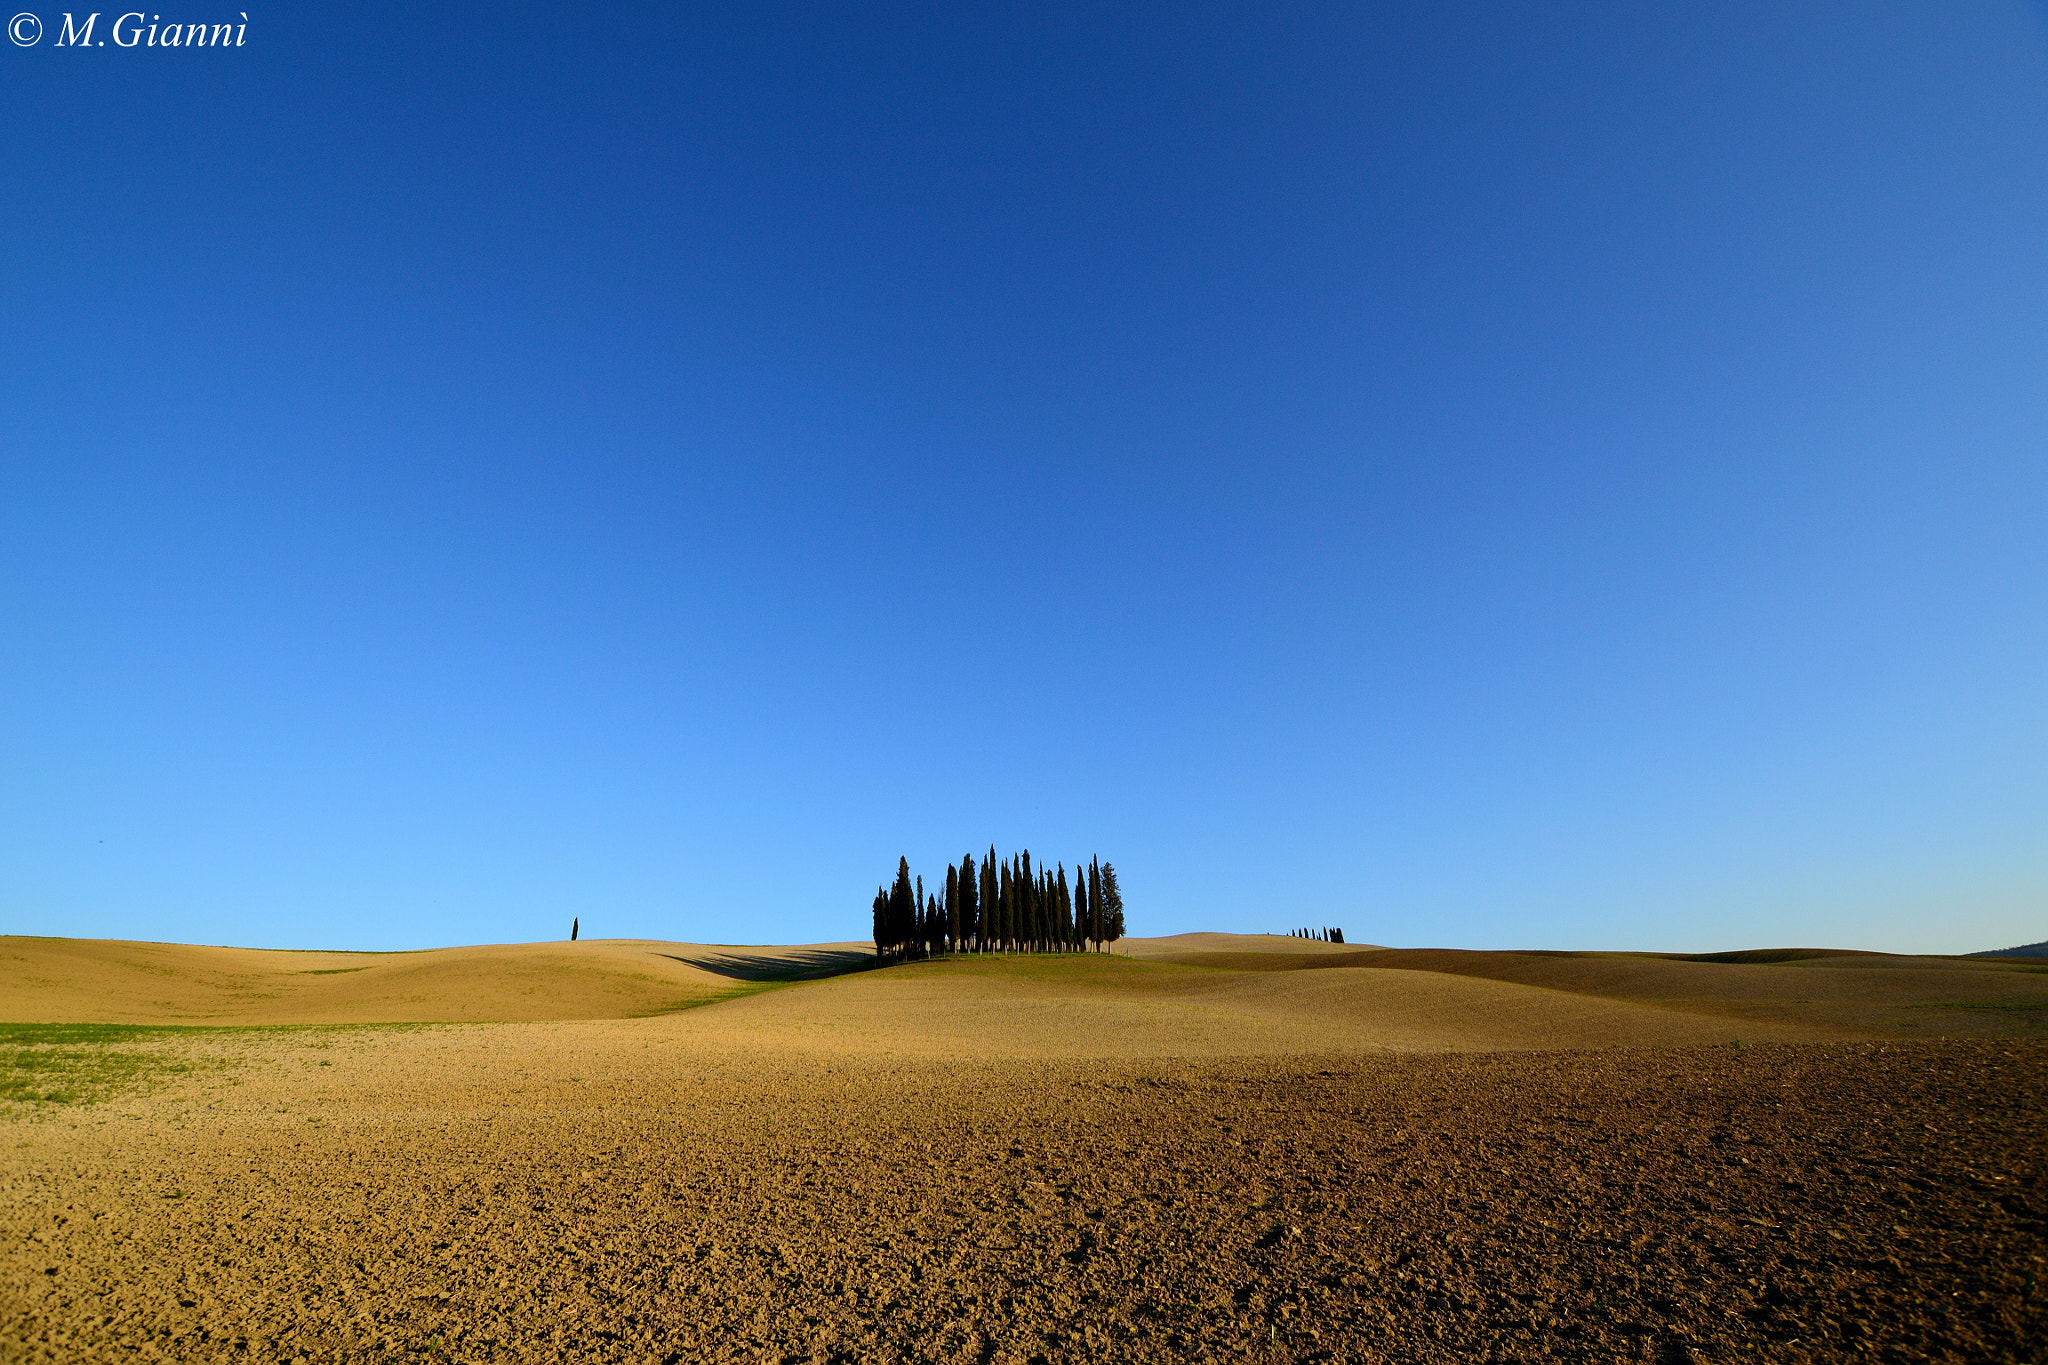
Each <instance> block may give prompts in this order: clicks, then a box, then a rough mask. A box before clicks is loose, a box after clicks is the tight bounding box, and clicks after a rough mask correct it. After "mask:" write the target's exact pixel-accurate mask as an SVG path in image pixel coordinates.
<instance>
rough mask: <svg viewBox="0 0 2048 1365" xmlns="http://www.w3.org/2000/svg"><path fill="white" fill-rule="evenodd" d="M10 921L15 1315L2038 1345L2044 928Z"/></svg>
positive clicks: (4, 1163)
mask: <svg viewBox="0 0 2048 1365" xmlns="http://www.w3.org/2000/svg"><path fill="white" fill-rule="evenodd" d="M859 947H860V945H844V944H841V945H819V946H816V947H811V948H801V949H748V948H730V947H716V946H706V945H688V944H669V943H641V942H630V943H629V942H594V943H580V944H574V945H570V944H530V945H513V946H504V947H488V948H464V949H448V950H442V951H437V952H429V953H405V954H342V953H272V952H257V951H252V950H242V949H227V948H196V947H184V946H176V945H160V944H155V945H153V944H123V943H96V942H84V941H76V940H58V939H24V938H4V939H0V1018H4V1019H7V1020H11V1021H14V1022H13V1023H12V1024H11V1025H10V1026H8V1027H7V1028H6V1029H5V1030H4V1036H0V1058H4V1061H5V1072H4V1077H0V1083H4V1085H5V1086H6V1087H7V1088H6V1090H5V1095H6V1098H5V1099H4V1100H0V1111H4V1113H5V1115H6V1119H7V1122H6V1124H5V1126H4V1128H0V1134H4V1152H0V1184H4V1186H5V1192H6V1197H5V1199H4V1200H0V1285H4V1286H5V1292H6V1293H7V1295H8V1299H7V1301H6V1302H5V1304H4V1305H0V1358H4V1359H6V1360H121V1361H126V1360H147V1359H160V1360H177V1361H186V1360H229V1361H273V1360H274V1361H290V1360H297V1359H305V1360H308V1361H320V1360H336V1361H372V1360H416V1361H487V1360H488V1361H529V1360H591V1361H662V1362H666V1361H690V1360H700V1359H703V1360H769V1361H783V1362H793V1361H803V1360H816V1361H830V1360H838V1361H861V1360H925V1359H934V1360H954V1359H958V1360H972V1361H1016V1362H1025V1361H1032V1360H1045V1361H1063V1360H1147V1361H1152V1360H1157V1361H1168V1360H1171V1361H1184V1360H1216V1361H1224V1360H1256V1361H1296V1360H1358V1361H1409V1360H1418V1361H1422V1360H1426V1361H1447V1362H1448V1361H1477V1360H1504V1361H1505V1360H1534V1359H1550V1358H1556V1359H1572V1360H1584V1361H1608V1360H1649V1361H1750V1360H1784V1361H1807V1360H1810V1361H1831V1360H1840V1359H1861V1358H1871V1359H1879V1360H1922V1359H1933V1360H1958V1361H1961V1360H1969V1361H1977V1360H1994V1361H2000V1360H2002V1361H2022V1360H2026V1361H2031V1360H2037V1359H2040V1358H2043V1356H2044V1354H2048V1346H2044V1342H2048V1286H2044V1285H2043V1284H2042V1281H2043V1280H2044V1279H2048V1263H2044V1257H2048V1188H2044V1186H2043V1183H2042V1178H2043V1173H2044V1172H2043V1157H2044V1151H2048V1141H2044V1134H2048V1045H2044V1042H2043V1041H2042V1039H2043V1033H2044V1029H2043V1019H2044V1010H2043V1007H2044V1006H2048V963H2043V962H2035V961H2029V960H2024V959H1962V960H1959V959H1946V958H1939V959H1910V958H1892V957H1883V956H1878V955H1868V954H1840V953H1813V954H1798V953H1787V954H1765V955H1749V956H1750V958H1751V960H1746V961H1745V960H1736V961H1700V960H1679V959H1666V958H1655V957H1646V956H1622V955H1569V956H1568V955H1541V954H1507V953H1498V954H1488V953H1448V952H1401V951H1392V950H1383V949H1371V948H1362V947H1351V948H1344V947H1335V946H1332V945H1324V944H1317V943H1310V942H1305V941H1301V940H1293V939H1284V938H1266V937H1234V936H1224V935H1188V936H1183V937H1181V938H1177V939H1159V940H1137V941H1134V942H1131V943H1128V944H1126V945H1124V948H1125V951H1124V952H1121V953H1119V954H1115V955H1101V956H1088V957H1069V958H1045V957H1020V958H1009V959H1000V960H997V959H964V960H962V959H956V960H951V961H940V962H930V963H916V964H909V965H902V966H892V967H888V968H883V969H879V970H856V971H852V972H848V973H846V974H841V975H824V974H825V973H829V972H834V971H838V970H840V969H842V968H844V967H846V966H847V965H849V964H851V963H854V962H857V961H858V949H859Z"/></svg>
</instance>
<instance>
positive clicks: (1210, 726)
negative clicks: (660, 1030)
mask: <svg viewBox="0 0 2048 1365" xmlns="http://www.w3.org/2000/svg"><path fill="white" fill-rule="evenodd" d="M39 13H40V12H39ZM237 13H239V12H237ZM111 17H112V16H110V15H103V16H102V18H101V20H100V23H101V24H102V25H105V24H106V23H107V22H108V20H109V18H111ZM163 17H164V20H165V22H170V21H173V20H187V21H194V22H196V21H201V20H207V21H216V22H217V21H221V20H225V19H227V18H229V17H230V16H229V14H228V12H226V11H222V12H220V13H215V12H213V11H204V12H202V11H200V10H196V9H194V10H189V11H182V12H179V13H175V14H170V13H166V14H164V16H163ZM41 18H42V19H43V20H44V21H45V24H46V30H47V32H46V36H45V38H44V39H43V41H42V42H41V43H39V44H38V45H36V46H34V47H28V48H19V47H16V46H14V45H13V44H0V112H4V115H5V119H6V123H5V126H6V127H7V129H8V130H9V131H8V135H7V137H6V138H5V139H4V141H0V185H4V189H0V240H4V241H5V244H6V251H5V255H4V262H0V366H4V369H0V373H4V374H5V375H6V377H7V385H8V400H7V401H6V402H4V403H0V929H4V930H5V931H7V932H28V933H44V934H73V935H92V936H116V937H133V938H149V939H174V940H192V941H203V942H217V943H221V942H225V943H244V944H252V945H262V946H283V947H312V946H323V947H349V948H402V947H418V946H426V945H432V944H441V943H451V942H489V941H506V940H523V939H532V938H541V937H557V936H560V935H561V934H562V933H564V932H565V931H566V927H567V925H568V923H569V920H570V918H571V916H579V917H581V919H582V920H583V923H584V926H585V928H586V932H588V933H591V934H596V935H600V936H624V935H647V936H657V937H665V938H678V939H711V940H718V941H809V940H818V939H832V938H841V937H849V936H853V935H857V934H861V933H865V931H866V916H867V905H868V900H869V898H870V897H871V895H872V893H873V888H874V887H875V885H876V884H877V883H878V882H879V881H881V880H882V879H883V878H884V877H886V876H887V875H888V874H889V873H890V872H891V870H892V869H893V868H894V866H895V860H896V858H897V856H898V855H899V854H907V855H909V857H910V858H911V861H912V863H913V866H914V867H916V868H917V869H919V870H921V871H924V872H926V873H927V874H929V873H932V872H934V871H938V870H940V869H942V867H943V864H944V862H945V860H947V859H948V858H950V857H956V856H957V855H959V854H960V853H962V852H966V851H970V850H971V851H974V852H976V853H977V855H978V854H979V853H980V851H981V850H983V849H985V848H986V847H987V846H988V845H989V844H990V843H991V842H993V843H995V844H997V845H998V846H999V847H1000V848H1001V849H1003V850H1005V851H1008V850H1010V849H1013V848H1017V847H1029V848H1030V849H1031V850H1032V851H1033V853H1034V855H1036V856H1038V857H1040V858H1043V859H1046V860H1065V861H1067V862H1068V863H1070V864H1071V862H1072V861H1073V860H1074V859H1075V858H1077V857H1085V856H1087V855H1091V854H1099V855H1101V856H1103V857H1106V858H1109V859H1111V860H1113V861H1114V862H1115V863H1116V864H1117V865H1118V867H1119V869H1120V871H1121V873H1122V877H1123V882H1124V887H1125V892H1126V897H1127V900H1128V902H1129V905H1130V916H1131V928H1132V931H1133V932H1135V933H1170V932H1177V931H1181V930H1189V929H1232V930H1244V931H1268V930H1282V929H1285V928H1288V927H1291V926H1293V925H1297V924H1315V925H1323V924H1337V925H1341V926H1343V927H1344V928H1345V929H1346V931H1347V933H1348V935H1349V936H1350V937H1351V939H1353V940H1354V941H1373V942H1383V943H1394V944H1402V945H1419V944H1435V945H1447V946H1458V947H1511V948H1512V947H1551V948H1655V949H1673V950H1695V949H1717V948H1734V947H1744V946H1756V945H1764V944H1794V943H1796V944H1833V945H1841V946H1849V947H1864V948H1881V949H1889V950H1902V951H1913V950H1918V951H1944V952H1955V951H1969V950H1973V949H1979V948H1989V947H1997V946H2003V945H2005V944H2008V943H2014V942H2021V941H2032V940H2035V939H2040V938H2042V937H2044V936H2048V834H2044V831H2048V705H2044V702H2048V18H2044V10H2043V9H2042V8H2041V7H2039V6H2021V5H2006V4H1981V5H1954V4H1936V5H1870V4H1839V5H1800V4H1789V5H1788V4H1771V5H1756V6H1752V7H1748V8H1743V7H1737V6H1718V5H1717V6H1698V7H1692V8H1679V7H1667V6H1644V5H1640V4H1616V5H1610V6H1600V5H1585V6H1538V5H1511V6H1485V5H1475V6H1452V5H1443V4H1417V5H1412V6H1400V7H1396V6H1335V5H1332V6H1306V7H1282V8H1281V9H1280V10H1278V11H1253V10H1248V9H1245V8H1244V7H1203V6H1193V5H1188V4H1175V5H1158V6H1117V7H1108V6H1095V5H1087V6H1050V5H1045V4H1035V5H987V6H929V7H914V6H905V5H890V6H876V7H851V6H837V5H818V6H797V5H746V6H717V5H708V4H695V3H690V4H676V3H668V4H662V5H632V4H624V5H618V6H610V7H604V8H600V9H582V10H577V11H574V12H564V13H558V14H554V15H548V16H540V15H524V14H517V13H513V12H511V11H507V10H505V9H503V8H502V7H487V6H466V5H461V4H454V5H447V6H442V7H439V8H437V9H432V10H424V11H423V10H419V9H417V8H415V7H396V6H392V7H384V6H378V5H374V4H359V5H353V6H348V7H327V6H317V5H315V6H299V7H294V8H293V9H291V10H289V11H277V12H271V11H267V10H251V11H249V19H248V27H247V33H246V39H245V42H244V45H243V46H241V47H239V48H233V49H226V50H221V49H210V48H201V49H193V50H178V49H171V50H165V49H161V48H156V49H151V48H147V47H138V48H134V49H117V48H116V47H115V46H114V45H112V44H109V45H108V46H106V47H105V48H103V49H102V48H98V47H93V48H85V49H72V48H62V47H58V46H56V45H55V44H54V42H53V39H54V37H55V35H56V33H57V31H58V28H59V25H60V23H61V19H60V13H59V12H55V11H53V12H50V13H44V14H41ZM237 22H239V19H237Z"/></svg>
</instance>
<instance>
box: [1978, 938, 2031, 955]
mask: <svg viewBox="0 0 2048 1365" xmlns="http://www.w3.org/2000/svg"><path fill="white" fill-rule="evenodd" d="M1970 956H1971V957H2048V939H2043V940H2042V941H2041V942H2039V943H2022V944H2021V945H2020V946H2019V947H2017V948H1992V949H1990V950H1989V951H1987V952H1982V953H1971V954H1970Z"/></svg>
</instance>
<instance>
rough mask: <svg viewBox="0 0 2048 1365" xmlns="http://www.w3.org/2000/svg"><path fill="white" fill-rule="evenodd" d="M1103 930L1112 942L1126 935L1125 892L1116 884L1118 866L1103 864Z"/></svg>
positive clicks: (1104, 934)
mask: <svg viewBox="0 0 2048 1365" xmlns="http://www.w3.org/2000/svg"><path fill="white" fill-rule="evenodd" d="M1102 932H1103V936H1104V937H1106V938H1107V939H1108V940H1109V941H1110V942H1111V943H1114V942H1116V941H1117V940H1118V939H1120V938H1122V937H1123V936H1124V893H1123V891H1122V890H1121V889H1120V888H1119V887H1118V886H1117V884H1116V868H1115V867H1113V866H1111V865H1110V864H1108V863H1104V864H1103V865H1102Z"/></svg>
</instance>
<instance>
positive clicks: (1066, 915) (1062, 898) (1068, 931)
mask: <svg viewBox="0 0 2048 1365" xmlns="http://www.w3.org/2000/svg"><path fill="white" fill-rule="evenodd" d="M1055 866H1057V867H1058V868H1059V870H1060V879H1059V891H1058V893H1057V896H1058V902H1059V907H1060V932H1059V939H1060V951H1061V952H1063V953H1064V952H1069V951H1071V950H1072V949H1073V946H1074V897H1073V895H1072V894H1071V893H1070V892H1069V891H1068V890H1067V865H1066V864H1065V863H1058V864H1055Z"/></svg>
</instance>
